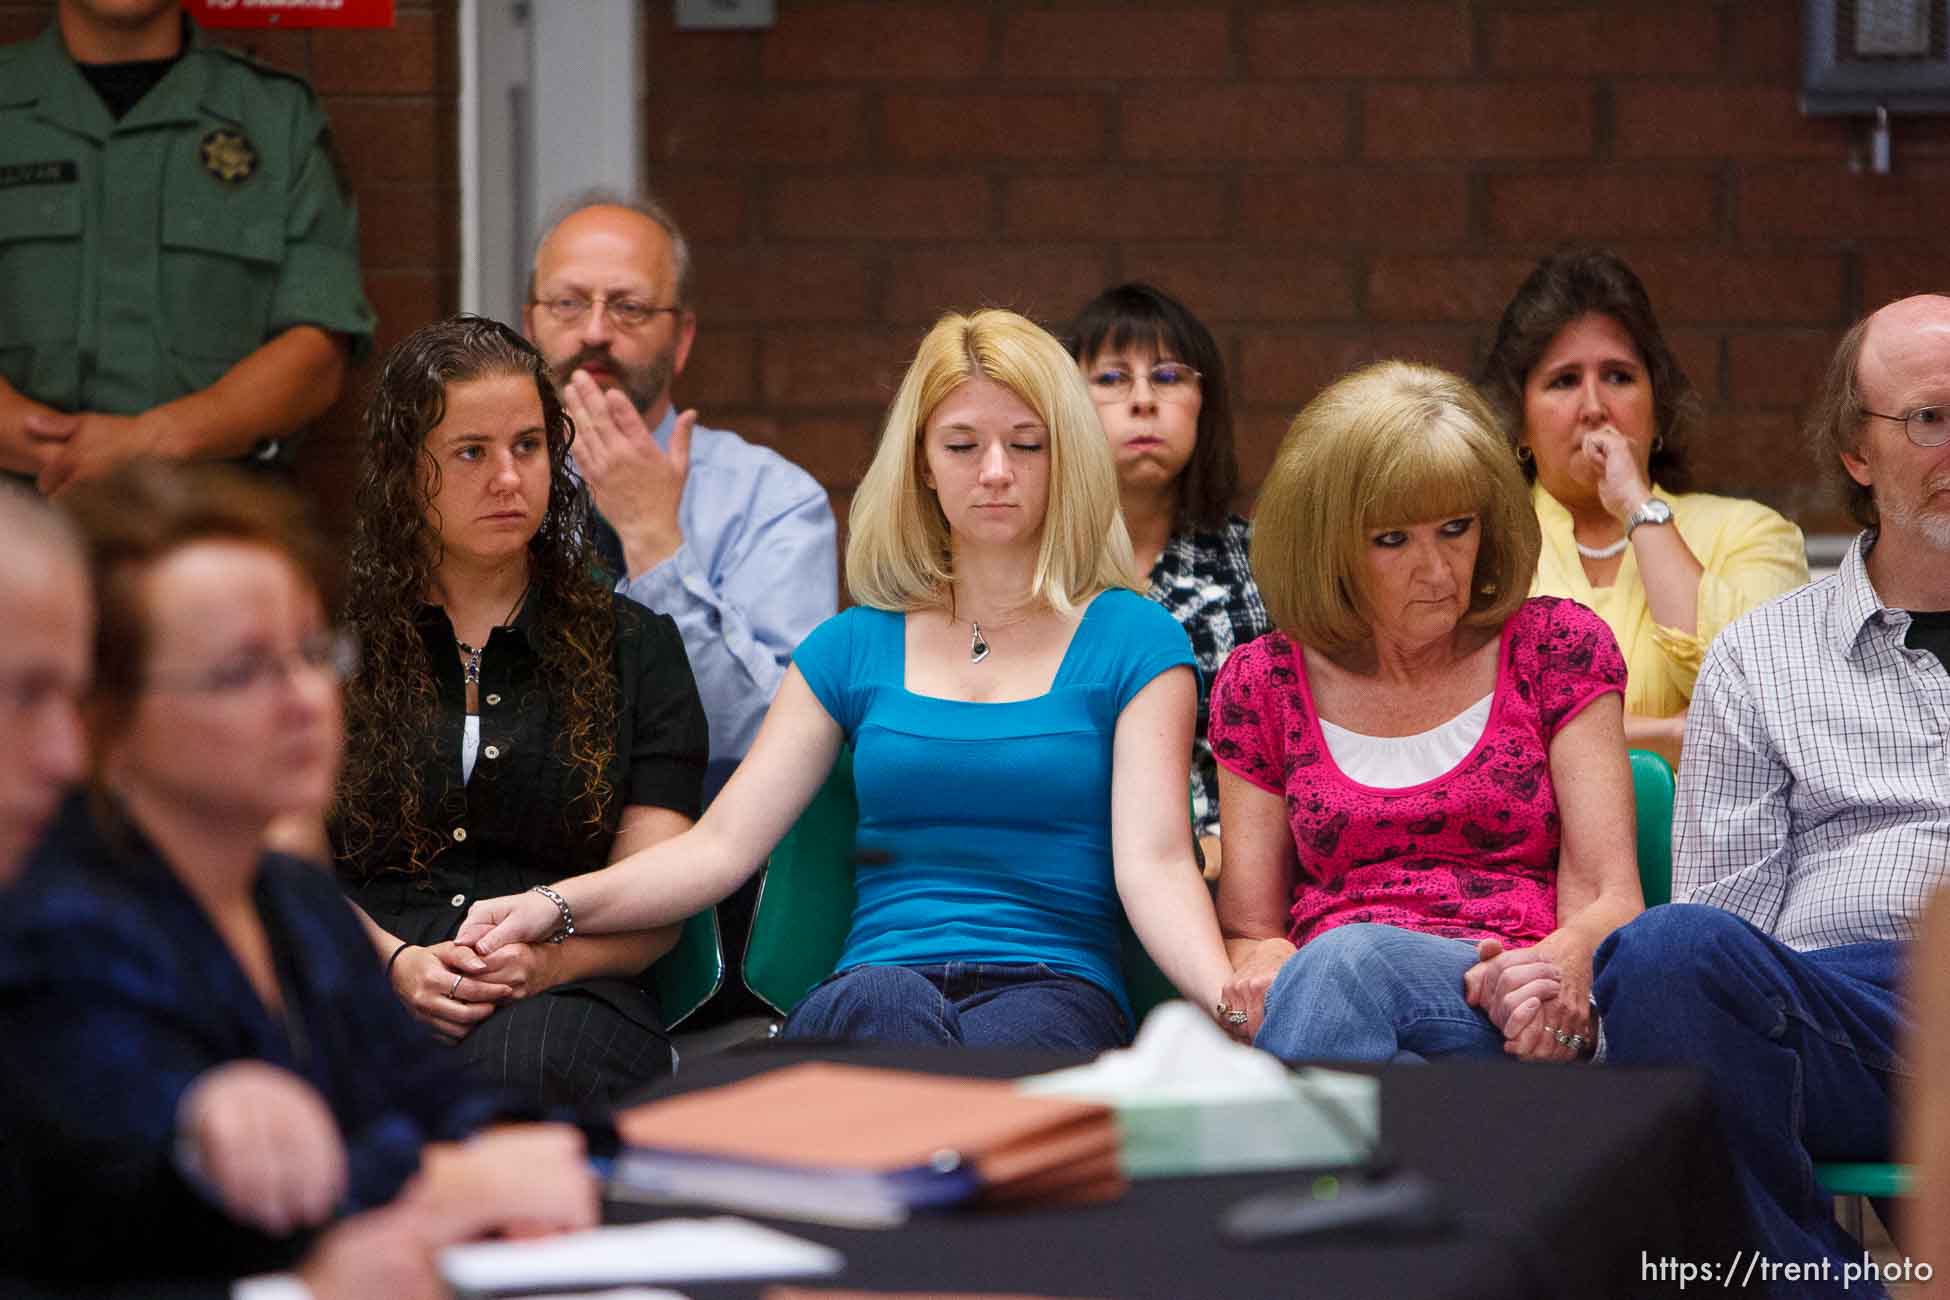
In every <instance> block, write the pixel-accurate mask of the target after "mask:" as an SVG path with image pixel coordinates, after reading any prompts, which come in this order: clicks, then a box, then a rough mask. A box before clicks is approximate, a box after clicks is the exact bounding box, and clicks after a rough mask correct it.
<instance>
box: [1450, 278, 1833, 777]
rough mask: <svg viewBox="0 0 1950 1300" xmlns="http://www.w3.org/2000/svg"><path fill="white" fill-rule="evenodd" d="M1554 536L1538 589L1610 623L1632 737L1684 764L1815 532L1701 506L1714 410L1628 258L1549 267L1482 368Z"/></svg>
mask: <svg viewBox="0 0 1950 1300" xmlns="http://www.w3.org/2000/svg"><path fill="white" fill-rule="evenodd" d="M1480 383H1481V386H1482V389H1483V394H1484V396H1486V397H1488V398H1489V399H1490V401H1491V403H1492V404H1493V405H1494V406H1495V407H1497V408H1498V414H1499V415H1500V416H1501V417H1502V419H1503V422H1504V428H1505V431H1506V433H1507V435H1508V436H1509V439H1510V442H1511V445H1512V446H1514V447H1515V449H1516V453H1517V459H1518V460H1519V461H1521V462H1522V463H1523V470H1524V474H1525V475H1526V476H1527V477H1529V478H1530V479H1532V480H1533V482H1534V485H1535V486H1534V488H1533V490H1532V500H1533V501H1534V502H1535V504H1536V507H1537V519H1538V522H1539V523H1540V524H1541V525H1542V527H1543V530H1544V550H1543V554H1542V556H1540V557H1539V559H1538V563H1537V576H1536V579H1535V581H1534V582H1533V584H1532V586H1531V591H1532V593H1533V594H1536V595H1544V596H1569V597H1571V598H1572V599H1574V600H1576V601H1578V602H1579V603H1580V604H1583V605H1586V606H1589V607H1590V608H1591V609H1593V610H1595V611H1597V613H1598V614H1599V615H1600V616H1601V617H1603V618H1604V620H1605V622H1607V623H1608V624H1610V625H1611V629H1612V633H1613V635H1615V636H1616V637H1617V638H1618V644H1619V647H1620V649H1622V650H1623V651H1624V653H1625V662H1626V664H1627V665H1628V667H1629V668H1630V670H1631V680H1630V684H1629V685H1628V686H1627V688H1626V695H1625V738H1626V740H1627V741H1628V742H1629V743H1630V744H1632V745H1635V746H1638V747H1640V748H1645V749H1655V750H1658V751H1659V752H1661V753H1663V754H1664V755H1665V756H1666V757H1667V758H1668V759H1671V760H1672V761H1673V762H1675V763H1676V762H1678V761H1679V748H1680V742H1681V741H1682V740H1683V738H1684V736H1685V727H1686V706H1687V705H1688V704H1689V703H1690V702H1691V700H1692V697H1693V679H1694V678H1695V677H1697V676H1698V675H1699V667H1700V663H1701V661H1702V660H1703V659H1704V658H1705V655H1706V647H1707V645H1708V644H1709V643H1711V641H1712V640H1713V638H1714V636H1715V635H1717V634H1718V633H1719V631H1720V629H1721V628H1723V627H1725V626H1726V625H1727V624H1729V623H1731V622H1732V621H1733V620H1734V619H1736V618H1739V617H1740V616H1741V615H1742V614H1744V613H1746V612H1747V611H1748V610H1750V609H1752V608H1753V607H1754V606H1756V605H1758V604H1760V603H1761V602H1762V601H1765V600H1769V599H1771V598H1772V597H1774V596H1778V595H1780V594H1781V593H1782V592H1784V591H1789V590H1792V589H1793V588H1795V587H1798V586H1800V585H1801V584H1803V583H1805V582H1806V581H1807V580H1808V558H1807V551H1806V549H1805V547H1804V545H1803V543H1802V539H1801V530H1800V529H1798V528H1796V527H1795V526H1794V525H1793V524H1791V523H1789V522H1788V521H1787V520H1786V519H1783V518H1782V517H1781V516H1780V515H1779V514H1776V513H1775V512H1774V511H1772V510H1770V509H1768V508H1767V507H1766V506H1764V505H1761V504H1760V503H1759V502H1757V501H1747V500H1743V499H1741V498H1738V497H1722V496H1711V495H1708V494H1706V493H1703V492H1688V491H1686V488H1687V486H1688V475H1687V473H1686V466H1685V459H1684V457H1685V447H1686V442H1687V439H1688V436H1689V435H1690V434H1691V432H1692V430H1693V427H1694V426H1695V424H1696V423H1697V421H1698V415H1699V399H1698V396H1697V395H1696V394H1695V393H1694V391H1693V387H1692V385H1691V384H1690V383H1688V382H1687V379H1686V372H1685V371H1684V370H1682V369H1681V368H1680V365H1679V359H1678V358H1677V357H1676V356H1674V355H1673V351H1672V348H1671V347H1670V346H1669V345H1668V344H1667V342H1666V339H1665V335H1664V334H1662V333H1661V332H1660V330H1659V322H1658V320H1657V318H1656V317H1654V316H1653V314H1652V302H1651V299H1650V298H1649V297H1647V295H1646V292H1645V286H1644V285H1643V284H1642V283H1640V282H1639V278H1638V276H1636V275H1634V274H1633V273H1632V269H1631V268H1630V267H1629V266H1627V265H1625V263H1624V261H1623V260H1621V259H1620V258H1619V257H1618V256H1617V255H1616V254H1615V253H1611V252H1607V251H1605V250H1603V249H1595V248H1569V249H1564V250H1562V251H1559V252H1556V253H1553V254H1551V255H1550V256H1549V257H1546V258H1545V259H1544V260H1543V261H1541V262H1539V263H1538V264H1537V267H1536V269H1535V270H1533V271H1532V272H1531V273H1530V277H1529V278H1528V279H1526V280H1525V281H1524V282H1523V286H1522V287H1521V288H1519V289H1518V290H1517V295H1516V297H1514V298H1512V299H1511V300H1510V305H1509V306H1508V307H1506V308H1505V309H1504V311H1503V319H1502V320H1501V321H1500V322H1499V323H1498V325H1497V329H1496V341H1495V343H1494V344H1492V345H1491V348H1490V354H1489V358H1488V360H1486V361H1485V362H1484V364H1483V373H1482V377H1481V380H1480Z"/></svg>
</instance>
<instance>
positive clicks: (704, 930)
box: [650, 907, 724, 1029]
mask: <svg viewBox="0 0 1950 1300" xmlns="http://www.w3.org/2000/svg"><path fill="white" fill-rule="evenodd" d="M650 980H651V983H652V985H653V986H654V987H655V988H656V990H657V1002H658V1004H659V1005H661V1006H662V1007H663V1013H664V1028H666V1029H675V1028H677V1026H678V1025H680V1024H682V1023H683V1022H684V1021H685V1020H687V1019H689V1018H690V1016H691V1014H692V1013H693V1012H695V1011H696V1010H697V1009H698V1008H699V1007H701V1006H703V1005H704V1004H705V1003H706V1002H709V1001H710V1000H711V996H712V995H713V994H714V993H716V992H717V991H718V987H719V986H720V985H721V984H723V983H724V945H723V944H722V943H721V942H719V937H718V909H717V908H715V907H707V908H705V909H704V910H703V911H702V912H699V913H698V914H697V915H696V916H693V917H691V918H690V919H689V920H688V921H686V922H684V930H683V933H682V934H680V935H679V936H678V938H677V946H676V947H675V948H672V949H671V950H670V951H669V952H667V953H665V954H664V955H663V956H662V957H660V958H659V959H658V960H657V964H656V965H654V966H652V967H651V968H650Z"/></svg>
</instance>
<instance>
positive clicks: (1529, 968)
mask: <svg viewBox="0 0 1950 1300" xmlns="http://www.w3.org/2000/svg"><path fill="white" fill-rule="evenodd" d="M1561 933H1562V932H1559V933H1558V934H1552V935H1550V936H1549V937H1547V938H1545V939H1544V940H1543V941H1542V942H1541V943H1539V944H1537V945H1536V946H1535V947H1533V948H1505V947H1504V946H1503V945H1502V943H1500V942H1498V941H1497V940H1495V939H1484V940H1482V941H1481V942H1479V943H1478V944H1477V945H1476V958H1477V960H1476V964H1475V965H1474V966H1471V967H1470V968H1469V969H1468V970H1467V971H1465V972H1463V1000H1464V1001H1466V1002H1467V1003H1469V1005H1470V1006H1472V1007H1477V1008H1480V1009H1481V1010H1482V1012H1483V1014H1484V1015H1486V1016H1488V1017H1489V1018H1490V1023H1491V1024H1493V1025H1495V1026H1496V1027H1497V1028H1498V1029H1499V1030H1501V1031H1502V1033H1503V1040H1504V1041H1503V1050H1504V1051H1505V1052H1507V1053H1509V1054H1510V1055H1511V1056H1515V1057H1518V1058H1520V1059H1522V1060H1526V1061H1560V1062H1561V1061H1574V1060H1577V1059H1579V1057H1581V1056H1584V1055H1588V1054H1589V1051H1590V1049H1591V1048H1592V1046H1594V1045H1595V1043H1596V1041H1597V1025H1596V1023H1595V1021H1594V1020H1593V1018H1592V1015H1591V1000H1590V991H1591V955H1590V954H1589V953H1588V952H1587V953H1579V952H1574V951H1570V949H1571V948H1573V947H1574V945H1573V944H1571V943H1570V941H1568V940H1565V939H1562V938H1560V935H1561ZM1559 1034H1562V1035H1564V1037H1565V1038H1573V1037H1576V1038H1581V1039H1582V1040H1583V1046H1582V1048H1580V1047H1579V1046H1577V1045H1575V1044H1572V1043H1567V1042H1563V1041H1560V1040H1559V1038H1558V1035H1559Z"/></svg>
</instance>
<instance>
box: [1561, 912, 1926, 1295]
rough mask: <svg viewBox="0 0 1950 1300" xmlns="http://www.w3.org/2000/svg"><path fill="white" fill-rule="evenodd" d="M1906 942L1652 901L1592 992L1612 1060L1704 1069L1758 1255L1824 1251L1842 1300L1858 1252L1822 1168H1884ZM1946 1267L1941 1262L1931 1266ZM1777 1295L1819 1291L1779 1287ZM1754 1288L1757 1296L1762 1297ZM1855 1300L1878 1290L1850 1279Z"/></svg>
mask: <svg viewBox="0 0 1950 1300" xmlns="http://www.w3.org/2000/svg"><path fill="white" fill-rule="evenodd" d="M1909 949H1910V945H1908V944H1906V943H1897V942H1894V941H1883V942H1875V943H1852V944H1844V945H1842V946H1840V947H1835V948H1820V949H1816V950H1814V951H1811V952H1798V951H1796V950H1795V949H1793V948H1790V947H1788V946H1787V945H1786V944H1784V943H1782V942H1781V941H1780V940H1778V939H1776V938H1774V937H1773V936H1772V935H1770V934H1767V933H1765V932H1764V931H1762V930H1759V929H1756V928H1755V927H1754V926H1752V925H1749V924H1748V923H1747V922H1746V921H1743V920H1741V919H1740V918H1739V917H1737V916H1735V915H1733V914H1732V913H1731V912H1725V911H1722V910H1721V909H1719V908H1717V907H1703V906H1698V905H1695V904H1686V903H1675V904H1670V905H1668V906H1665V907H1655V908H1653V909H1651V910H1650V911H1648V912H1646V913H1645V914H1644V915H1643V916H1640V917H1639V918H1637V919H1636V920H1634V921H1633V922H1632V923H1631V924H1629V925H1627V926H1625V927H1623V928H1622V929H1619V930H1617V931H1616V932H1614V933H1613V934H1612V935H1611V937H1610V938H1608V939H1606V940H1605V942H1604V943H1602V944H1600V945H1599V946H1598V953H1597V957H1596V959H1595V961H1594V963H1593V965H1594V969H1595V971H1596V977H1595V978H1594V980H1593V982H1592V995H1593V996H1594V997H1595V998H1597V1000H1598V1009H1599V1013H1600V1015H1601V1016H1602V1018H1603V1025H1604V1037H1605V1059H1606V1061H1607V1063H1609V1064H1612V1065H1685V1066H1692V1067H1694V1068H1695V1069H1698V1070H1700V1071H1701V1072H1702V1073H1703V1074H1704V1076H1705V1079H1706V1082H1707V1086H1708V1087H1709V1088H1710V1089H1711V1090H1712V1093H1713V1099H1714V1102H1715V1104H1716V1105H1717V1107H1718V1109H1719V1113H1720V1128H1721V1131H1722V1132H1723V1133H1724V1135H1725V1137H1726V1144H1727V1154H1728V1155H1729V1156H1730V1157H1731V1159H1732V1165H1733V1176H1734V1186H1735V1190H1736V1191H1737V1192H1738V1193H1739V1196H1740V1200H1741V1203H1742V1205H1743V1207H1744V1208H1745V1209H1746V1211H1747V1217H1748V1220H1749V1222H1750V1224H1751V1226H1752V1229H1753V1237H1752V1240H1751V1241H1750V1242H1749V1244H1750V1245H1752V1246H1753V1247H1755V1248H1756V1249H1758V1250H1759V1251H1760V1253H1761V1258H1762V1259H1771V1260H1777V1261H1786V1260H1795V1261H1801V1262H1805V1263H1809V1264H1810V1265H1811V1266H1812V1264H1813V1261H1815V1260H1818V1259H1822V1258H1824V1257H1826V1258H1827V1259H1828V1260H1829V1269H1830V1276H1831V1279H1832V1281H1831V1283H1830V1284H1829V1285H1828V1286H1827V1287H1825V1288H1824V1293H1829V1294H1836V1295H1839V1294H1841V1292H1840V1290H1839V1279H1841V1277H1842V1270H1843V1267H1844V1265H1847V1264H1854V1265H1856V1266H1857V1267H1858V1268H1859V1267H1860V1266H1861V1262H1862V1248H1861V1246H1860V1244H1858V1243H1857V1242H1855V1241H1853V1240H1851V1239H1850V1238H1849V1236H1848V1234H1847V1233H1846V1232H1844V1231H1843V1230H1842V1228H1841V1226H1840V1225H1839V1224H1837V1223H1836V1222H1835V1214H1834V1207H1833V1202H1832V1201H1831V1200H1830V1199H1829V1197H1828V1196H1827V1195H1826V1194H1825V1193H1824V1192H1823V1191H1822V1190H1821V1187H1820V1185H1819V1184H1818V1183H1817V1182H1816V1181H1815V1171H1814V1162H1815V1161H1817V1160H1845V1161H1855V1160H1886V1159H1888V1158H1889V1150H1890V1127H1891V1126H1890V1111H1891V1104H1890V1102H1891V1093H1892V1090H1893V1089H1894V1087H1895V1085H1896V1079H1897V1076H1898V1075H1900V1074H1903V1073H1904V1072H1905V1071H1906V1069H1907V1067H1906V1066H1905V1065H1904V1064H1903V1062H1902V1060H1901V1058H1900V1057H1899V1056H1898V1045H1899V1042H1900V1040H1901V1037H1902V1035H1903V1032H1904V1026H1905V1022H1906V1018H1907V1017H1906V1014H1905V1013H1906V1007H1905V1004H1904V1001H1903V999H1902V998H1901V997H1900V996H1898V993H1897V990H1898V989H1899V988H1900V987H1901V979H1902V975H1903V965H1904V959H1905V956H1906V954H1907V953H1908V952H1909ZM1930 1262H1931V1263H1933V1264H1935V1265H1936V1266H1937V1267H1938V1268H1939V1269H1941V1268H1942V1267H1943V1266H1944V1263H1945V1261H1942V1260H1932V1261H1930ZM1775 1287H1776V1288H1777V1289H1776V1290H1773V1291H1770V1292H1769V1293H1770V1294H1779V1295H1808V1294H1814V1292H1813V1291H1811V1290H1810V1289H1809V1288H1808V1287H1807V1286H1806V1285H1805V1284H1801V1285H1799V1286H1798V1287H1795V1286H1789V1285H1787V1284H1785V1283H1781V1282H1776V1283H1775ZM1757 1289H1758V1288H1757ZM1848 1294H1849V1295H1850V1296H1851V1297H1853V1296H1875V1295H1881V1294H1883V1291H1882V1289H1881V1287H1879V1286H1877V1285H1875V1284H1874V1283H1873V1282H1856V1283H1855V1284H1854V1285H1853V1286H1852V1287H1851V1288H1850V1289H1849V1292H1848Z"/></svg>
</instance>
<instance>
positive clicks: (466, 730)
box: [460, 713, 481, 785]
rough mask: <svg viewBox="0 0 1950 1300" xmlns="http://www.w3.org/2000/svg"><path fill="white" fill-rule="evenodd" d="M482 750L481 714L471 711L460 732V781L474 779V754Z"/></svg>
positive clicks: (466, 781) (464, 783) (464, 782)
mask: <svg viewBox="0 0 1950 1300" xmlns="http://www.w3.org/2000/svg"><path fill="white" fill-rule="evenodd" d="M480 752H481V715H480V714H478V713H470V714H468V715H467V721H466V722H465V723H464V724H463V725H462V727H461V732H460V783H461V784H462V785H466V784H467V783H468V782H469V781H472V780H473V779H474V756H475V755H476V754H478V753H480Z"/></svg>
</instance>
